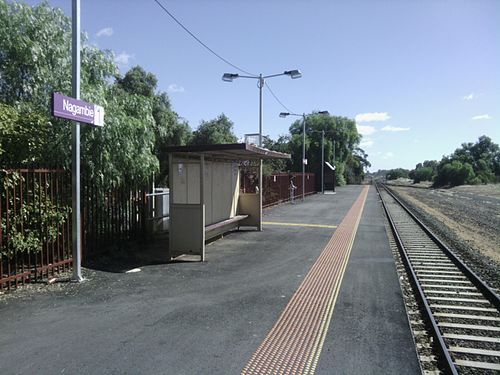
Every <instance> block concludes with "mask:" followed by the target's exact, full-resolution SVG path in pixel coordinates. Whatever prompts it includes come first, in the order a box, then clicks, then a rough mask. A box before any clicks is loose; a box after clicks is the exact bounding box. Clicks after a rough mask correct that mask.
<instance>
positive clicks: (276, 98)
mask: <svg viewBox="0 0 500 375" xmlns="http://www.w3.org/2000/svg"><path fill="white" fill-rule="evenodd" d="M266 87H267V89H268V90H269V92H270V93H271V95H272V96H273V98H274V99H275V100H276V101H277V102H278V103H279V104H281V106H282V107H283V108H285V109H286V111H287V112H289V113H293V111H291V110H290V109H289V108H288V107H287V106H286V105H284V104H283V102H282V101H281V100H279V98H278V97H277V96H276V94H275V93H274V92H273V90H271V87H270V86H269V84H268V83H267V81H266Z"/></svg>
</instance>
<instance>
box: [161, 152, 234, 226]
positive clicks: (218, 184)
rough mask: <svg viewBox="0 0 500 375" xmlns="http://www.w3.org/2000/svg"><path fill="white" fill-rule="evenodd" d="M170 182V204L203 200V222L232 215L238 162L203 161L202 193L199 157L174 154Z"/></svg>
mask: <svg viewBox="0 0 500 375" xmlns="http://www.w3.org/2000/svg"><path fill="white" fill-rule="evenodd" d="M172 168H173V173H172V176H171V177H170V178H171V184H172V186H173V190H174V191H175V194H173V204H201V203H204V204H205V225H210V224H213V223H217V222H219V221H222V220H225V219H228V218H231V217H234V216H235V215H236V214H237V207H238V201H239V191H240V189H239V186H240V174H239V165H238V163H232V162H223V161H209V160H206V161H205V166H204V174H203V180H204V181H203V197H200V192H201V181H200V179H201V176H200V161H199V160H196V159H183V158H179V157H176V158H174V160H173V165H172Z"/></svg>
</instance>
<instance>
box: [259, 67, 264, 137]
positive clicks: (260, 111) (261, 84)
mask: <svg viewBox="0 0 500 375" xmlns="http://www.w3.org/2000/svg"><path fill="white" fill-rule="evenodd" d="M263 87H264V78H262V73H261V74H260V75H259V146H260V147H262V88H263Z"/></svg>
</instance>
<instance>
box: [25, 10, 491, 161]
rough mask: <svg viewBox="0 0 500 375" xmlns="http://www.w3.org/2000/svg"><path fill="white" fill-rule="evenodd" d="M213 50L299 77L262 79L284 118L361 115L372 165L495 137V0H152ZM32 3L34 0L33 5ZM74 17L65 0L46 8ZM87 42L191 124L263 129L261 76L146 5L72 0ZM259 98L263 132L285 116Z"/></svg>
mask: <svg viewBox="0 0 500 375" xmlns="http://www.w3.org/2000/svg"><path fill="white" fill-rule="evenodd" d="M161 2H162V3H163V4H164V6H165V7H166V8H167V9H169V11H170V12H172V13H173V14H174V15H175V16H176V17H177V18H178V19H179V20H180V21H181V22H183V23H184V25H185V26H186V27H188V28H189V29H190V30H191V31H192V32H193V33H194V34H196V35H197V36H198V37H199V38H200V39H201V40H202V41H203V42H205V43H206V44H207V45H209V46H210V47H211V48H212V49H213V50H215V51H216V52H217V53H219V54H220V55H222V56H223V57H224V58H226V59H228V60H229V61H231V62H232V63H233V64H235V65H237V66H239V67H241V68H242V69H244V70H247V71H249V72H252V73H255V74H259V73H263V74H264V75H267V74H275V73H280V72H283V71H284V70H289V69H300V70H301V71H302V73H303V77H302V78H301V79H296V80H291V79H290V78H288V77H277V78H273V79H270V80H269V81H268V84H269V85H270V86H271V88H272V90H273V91H274V93H275V94H276V95H277V96H278V97H279V98H280V100H281V101H282V102H283V103H284V104H285V106H286V107H288V108H289V109H290V110H292V111H294V112H297V113H302V112H306V113H307V112H310V111H313V110H328V111H329V112H330V113H331V114H335V115H341V116H347V117H350V118H356V120H357V124H358V129H359V131H360V132H361V133H362V134H363V140H362V144H361V147H362V148H363V149H364V150H365V151H366V152H367V153H368V155H369V160H370V162H371V163H372V168H370V170H372V171H375V170H377V169H389V168H396V167H403V168H413V167H414V166H415V164H417V163H418V162H421V161H424V160H428V159H438V160H439V159H441V157H442V156H443V155H445V154H450V153H451V152H453V151H454V150H455V148H457V147H458V146H459V145H460V144H461V143H462V142H466V141H467V142H473V141H476V140H477V138H478V137H479V136H481V135H483V134H486V135H488V136H490V137H491V138H492V139H493V140H494V141H495V142H496V143H499V142H500V127H499V125H500V22H499V20H500V1H496V0H491V1H489V0H470V1H463V0H448V1H444V0H418V1H417V0H414V1H409V0H408V1H405V0H398V1H395V0H394V1H390V0H364V1H363V0H352V1H347V0H346V1H333V0H324V1H323V0H321V1H319V0H309V1H307V0H273V1H265V0H254V1H244V0H212V1H206V0H205V1H203V0H183V1H181V0H175V1H167V0H161ZM28 3H29V4H35V3H38V1H28ZM49 3H50V4H51V5H52V6H57V7H61V8H62V9H63V10H64V11H65V12H66V13H67V14H68V15H70V14H71V12H70V11H71V0H53V1H49ZM81 7H82V18H81V23H82V29H83V30H84V31H86V32H87V33H88V36H89V42H90V43H94V44H96V45H97V46H98V47H99V48H102V49H111V50H113V51H114V52H115V55H116V61H117V63H118V65H119V67H120V70H121V72H122V73H125V72H126V71H127V69H128V68H130V67H132V66H134V65H141V66H142V67H144V68H145V69H146V70H148V71H151V72H153V73H154V74H156V76H157V77H158V86H159V87H158V88H159V90H162V91H167V92H168V93H169V96H170V98H171V101H172V105H173V108H174V110H175V111H176V112H177V113H178V114H179V115H180V116H182V117H184V118H185V119H187V120H188V121H189V124H190V126H191V127H192V128H196V127H197V126H198V125H199V123H200V121H201V120H209V119H212V118H214V117H216V116H217V115H219V114H220V113H222V112H223V113H225V114H226V115H227V116H228V117H229V118H230V119H231V120H232V121H233V122H234V123H235V133H236V134H237V136H238V137H242V136H243V135H244V134H245V133H256V132H258V89H257V86H256V81H254V80H249V79H239V80H236V81H234V82H232V83H226V82H223V81H222V80H221V76H222V74H223V73H225V72H229V73H233V72H234V73H238V71H236V70H235V69H234V68H232V67H231V66H228V65H226V64H225V63H224V62H222V61H220V60H218V59H217V58H216V57H215V56H213V55H212V54H210V53H209V52H208V51H206V50H205V49H204V48H203V47H201V46H200V45H199V44H198V43H196V42H195V41H194V40H193V39H192V38H191V37H190V36H189V35H188V34H186V32H185V31H183V30H182V29H181V28H180V27H179V26H178V25H177V24H175V23H174V22H173V21H172V20H171V19H170V18H169V17H168V16H167V15H166V14H165V13H164V12H163V11H162V10H161V9H160V7H159V6H158V5H157V4H156V3H155V2H154V1H153V0H141V1H132V0H122V1H116V0H107V1H97V0H81ZM282 111H284V108H283V107H282V106H281V105H280V104H279V103H278V102H277V101H276V100H275V99H274V98H273V97H272V96H271V94H270V93H269V91H267V90H265V91H264V124H263V129H264V131H263V132H264V134H268V135H270V136H271V137H272V138H276V137H277V136H278V135H280V134H285V133H287V132H288V127H289V126H290V124H291V121H292V120H293V119H291V120H290V119H289V118H288V119H281V118H279V117H278V114H279V112H282Z"/></svg>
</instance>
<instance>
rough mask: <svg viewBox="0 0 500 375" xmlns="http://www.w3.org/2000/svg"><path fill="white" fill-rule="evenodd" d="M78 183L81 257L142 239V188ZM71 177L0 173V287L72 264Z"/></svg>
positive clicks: (64, 173)
mask: <svg viewBox="0 0 500 375" xmlns="http://www.w3.org/2000/svg"><path fill="white" fill-rule="evenodd" d="M81 181H82V183H81V215H82V218H81V225H82V258H83V260H84V261H85V259H86V257H88V256H92V255H95V254H98V253H99V252H100V251H102V250H105V249H109V248H110V247H113V246H119V245H120V243H121V242H122V241H127V240H131V239H136V238H142V236H143V235H144V233H145V228H146V224H145V223H146V217H145V215H146V206H147V197H146V192H147V188H146V187H138V186H125V187H121V188H118V189H109V190H103V189H99V188H97V187H96V184H94V183H92V181H90V180H89V179H88V178H86V177H85V175H84V174H83V175H82V180H81ZM70 207H71V175H70V173H68V172H67V171H63V170H53V169H16V170H1V171H0V224H1V225H0V290H3V289H10V288H12V287H17V286H18V285H19V284H25V283H26V282H36V281H39V280H46V279H48V278H50V277H53V276H55V275H56V274H60V273H61V272H64V271H68V270H69V269H70V267H71V263H72V237H71V210H70Z"/></svg>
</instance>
